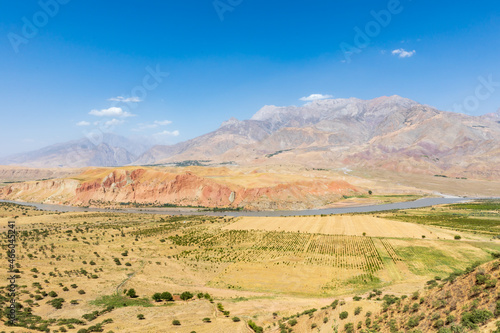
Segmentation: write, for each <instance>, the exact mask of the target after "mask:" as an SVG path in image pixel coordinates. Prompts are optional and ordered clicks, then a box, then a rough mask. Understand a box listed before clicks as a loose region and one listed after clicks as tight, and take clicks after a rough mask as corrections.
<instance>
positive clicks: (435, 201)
mask: <svg viewBox="0 0 500 333" xmlns="http://www.w3.org/2000/svg"><path fill="white" fill-rule="evenodd" d="M474 199H477V198H423V199H418V200H415V201H404V202H397V203H391V204H383V205H370V206H352V207H339V208H325V209H309V210H280V211H227V212H211V211H203V210H197V209H176V208H173V209H171V208H126V209H106V208H82V207H74V206H63V205H51V204H41V203H30V202H17V201H9V200H0V202H10V203H15V204H19V205H25V206H34V207H36V208H38V209H42V210H50V211H59V212H114V213H140V214H164V215H209V216H235V217H237V216H295V215H320V214H347V213H370V212H380V211H384V210H392V209H408V208H421V207H429V206H434V205H442V204H453V203H459V202H464V201H470V200H474Z"/></svg>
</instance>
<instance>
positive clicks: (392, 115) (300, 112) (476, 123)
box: [0, 95, 500, 179]
mask: <svg viewBox="0 0 500 333" xmlns="http://www.w3.org/2000/svg"><path fill="white" fill-rule="evenodd" d="M109 136H110V137H111V138H116V137H117V136H113V135H111V134H110V135H109ZM82 140H85V139H82ZM126 140H128V139H126V138H122V139H115V140H112V139H108V140H103V143H101V144H100V145H97V146H93V147H91V148H92V149H88V147H85V146H88V145H89V142H88V141H78V140H76V141H72V142H69V143H66V146H68V147H66V146H65V144H59V145H54V146H50V147H46V148H43V149H41V150H39V151H35V152H31V153H27V154H18V155H16V156H11V157H8V158H4V159H0V164H8V165H12V164H16V165H23V166H30V167H60V166H68V165H67V164H68V163H66V161H67V160H68V159H71V156H68V155H71V153H73V155H75V154H74V152H75V151H77V152H79V154H77V156H76V157H77V160H76V161H75V163H73V165H71V166H72V167H85V166H120V165H162V164H172V163H173V164H175V163H182V162H184V161H208V162H209V163H211V164H227V163H232V164H238V165H258V164H272V163H284V164H287V163H298V164H302V165H306V166H311V167H330V168H332V167H334V168H341V167H348V168H379V169H384V170H392V171H398V172H410V173H417V174H418V173H426V174H448V175H450V176H453V177H476V178H482V179H489V178H493V177H499V176H500V167H499V165H500V148H499V144H498V143H499V142H500V109H499V110H498V111H497V112H494V113H489V114H485V115H482V116H469V115H465V114H459V113H453V112H447V111H440V110H438V109H436V108H434V107H432V106H428V105H424V104H420V103H418V102H416V101H413V100H411V99H408V98H404V97H401V96H397V95H393V96H382V97H378V98H374V99H371V100H361V99H358V98H354V97H351V98H339V99H325V100H318V101H312V102H308V103H306V104H304V105H303V106H274V105H266V106H264V107H262V108H261V109H260V110H258V111H257V112H256V113H255V114H254V115H253V116H252V117H251V118H250V119H247V120H238V119H236V118H230V119H228V120H227V121H224V122H223V123H222V124H221V126H220V127H219V128H218V129H216V130H215V131H212V132H209V133H206V134H203V135H201V136H198V137H195V138H193V139H190V140H187V141H183V142H180V143H177V144H174V145H154V146H149V147H146V146H145V145H144V146H142V147H138V148H137V149H134V150H132V149H131V148H133V145H132V144H131V143H130V142H127V141H126ZM104 141H105V142H104ZM120 143H123V144H120ZM61 160H62V161H63V162H64V163H61Z"/></svg>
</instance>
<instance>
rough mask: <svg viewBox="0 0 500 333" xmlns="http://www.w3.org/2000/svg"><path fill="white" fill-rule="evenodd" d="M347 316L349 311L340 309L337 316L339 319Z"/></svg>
mask: <svg viewBox="0 0 500 333" xmlns="http://www.w3.org/2000/svg"><path fill="white" fill-rule="evenodd" d="M348 316H349V313H347V311H342V312H341V313H340V314H339V318H340V319H342V320H343V319H346V318H347V317H348Z"/></svg>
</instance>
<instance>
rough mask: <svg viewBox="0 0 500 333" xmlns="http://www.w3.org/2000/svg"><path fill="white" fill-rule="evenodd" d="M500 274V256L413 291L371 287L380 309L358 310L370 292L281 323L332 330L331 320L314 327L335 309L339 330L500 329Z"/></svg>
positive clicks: (306, 329)
mask: <svg viewBox="0 0 500 333" xmlns="http://www.w3.org/2000/svg"><path fill="white" fill-rule="evenodd" d="M499 277H500V261H499V260H494V261H492V262H489V263H486V264H483V265H481V266H479V267H476V265H473V266H470V267H469V268H468V269H466V271H465V273H452V274H451V275H450V276H449V277H448V278H445V279H443V280H441V279H436V280H434V279H433V280H429V281H428V282H427V285H426V287H425V289H424V290H421V291H415V292H413V293H411V294H410V295H393V294H385V295H383V296H380V295H379V292H377V293H375V292H369V293H368V294H367V295H363V296H366V299H376V298H377V299H381V300H382V301H383V303H382V306H381V310H378V311H374V312H373V313H371V312H370V313H369V314H368V313H367V314H365V315H364V316H361V315H359V312H358V313H356V308H358V309H362V307H361V306H362V305H365V304H364V300H363V299H365V297H362V296H358V297H359V299H355V300H350V301H348V302H345V301H343V302H340V303H339V302H338V301H334V302H333V303H332V305H330V306H326V307H324V308H322V309H321V310H319V311H317V312H316V311H314V313H312V314H311V316H306V315H304V314H300V315H298V316H297V315H294V316H291V317H286V318H283V319H281V320H280V321H279V322H278V326H279V327H281V328H282V329H284V330H285V331H286V330H287V329H288V328H291V329H293V332H315V331H319V332H330V331H331V330H328V328H327V327H325V326H326V325H323V326H320V327H319V328H316V329H314V328H315V326H314V325H315V324H314V322H317V321H318V320H319V319H320V318H328V316H331V315H332V312H333V314H334V315H336V319H337V320H336V321H337V322H338V324H337V325H335V326H336V327H337V328H338V332H350V333H353V332H387V333H393V332H413V333H418V332H439V333H453V332H499V331H500V325H499V324H500V321H499V320H498V317H499V316H500V299H499V296H498V295H499V291H500V288H499V286H500V285H499V284H498V279H499ZM355 298H356V297H355ZM356 305H358V306H356ZM353 309H354V310H353ZM359 311H360V312H361V310H359ZM342 313H344V315H342ZM339 317H340V318H339ZM353 317H354V318H353ZM316 326H317V325H316ZM282 331H283V330H282Z"/></svg>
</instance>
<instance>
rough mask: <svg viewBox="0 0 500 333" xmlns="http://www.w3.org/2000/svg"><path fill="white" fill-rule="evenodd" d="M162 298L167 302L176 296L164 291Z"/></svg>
mask: <svg viewBox="0 0 500 333" xmlns="http://www.w3.org/2000/svg"><path fill="white" fill-rule="evenodd" d="M161 298H162V299H164V300H165V301H167V302H169V301H173V300H174V297H173V296H172V294H171V293H169V292H168V291H165V292H162V293H161Z"/></svg>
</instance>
